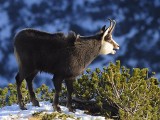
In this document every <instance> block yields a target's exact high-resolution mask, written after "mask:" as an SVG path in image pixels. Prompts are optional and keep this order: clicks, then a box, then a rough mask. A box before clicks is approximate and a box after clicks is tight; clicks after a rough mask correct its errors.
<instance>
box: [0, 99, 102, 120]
mask: <svg viewBox="0 0 160 120" xmlns="http://www.w3.org/2000/svg"><path fill="white" fill-rule="evenodd" d="M27 109H28V110H20V109H19V106H18V105H17V104H14V105H12V106H5V107H3V108H0V120H28V119H29V118H30V117H31V116H32V114H33V113H35V112H40V111H45V112H46V113H52V112H53V108H52V104H51V103H50V102H40V107H33V106H32V104H31V103H29V104H27ZM61 109H62V112H63V113H65V114H71V115H74V116H75V118H81V120H105V117H102V116H91V115H87V114H85V113H84V111H82V110H76V112H75V113H72V112H69V111H68V109H67V108H66V107H64V106H61ZM68 120H71V119H68Z"/></svg>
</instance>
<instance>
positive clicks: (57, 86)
mask: <svg viewBox="0 0 160 120" xmlns="http://www.w3.org/2000/svg"><path fill="white" fill-rule="evenodd" d="M52 81H53V84H54V88H55V95H54V101H53V108H54V110H55V111H58V112H61V108H60V107H59V93H60V91H61V87H62V81H63V78H61V77H58V76H54V78H53V79H52Z"/></svg>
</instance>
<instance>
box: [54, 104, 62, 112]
mask: <svg viewBox="0 0 160 120" xmlns="http://www.w3.org/2000/svg"><path fill="white" fill-rule="evenodd" d="M53 109H54V111H57V112H61V108H60V107H59V105H57V106H53Z"/></svg>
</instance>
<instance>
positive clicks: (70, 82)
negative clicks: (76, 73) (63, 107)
mask: <svg viewBox="0 0 160 120" xmlns="http://www.w3.org/2000/svg"><path fill="white" fill-rule="evenodd" d="M74 80H75V79H74V78H72V79H66V80H65V83H66V86H67V92H68V93H67V98H68V100H67V108H68V109H69V111H70V112H73V111H74V110H73V107H72V93H73V81H74Z"/></svg>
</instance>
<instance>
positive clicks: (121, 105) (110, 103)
mask: <svg viewBox="0 0 160 120" xmlns="http://www.w3.org/2000/svg"><path fill="white" fill-rule="evenodd" d="M154 74H155V73H153V75H151V76H150V77H149V76H148V69H147V68H143V69H139V68H134V69H133V70H130V69H128V68H126V67H124V66H122V67H121V65H120V61H116V64H113V63H110V64H109V66H108V67H104V68H103V70H100V69H99V68H97V69H96V70H95V71H91V70H90V69H87V70H86V73H85V74H83V75H82V76H81V77H79V78H77V80H76V81H75V82H74V89H75V91H74V94H73V96H74V98H76V99H79V100H81V101H83V106H89V104H90V103H92V104H91V105H92V107H90V109H95V108H98V112H99V114H100V115H105V116H108V117H113V115H114V116H116V117H117V118H119V119H122V120H124V119H125V120H139V119H146V120H158V119H160V114H159V113H160V87H159V82H158V80H157V79H156V78H155V77H154ZM21 89H22V95H23V98H24V101H25V103H28V102H30V101H29V95H28V90H27V89H26V83H25V82H23V83H22V88H21ZM35 92H36V96H37V98H38V100H39V101H44V100H45V101H50V102H53V96H54V90H49V88H48V87H47V86H46V85H45V84H43V85H42V86H40V87H39V88H37V89H36V90H35ZM16 96H17V91H16V85H15V84H8V87H6V88H3V89H1V88H0V107H3V106H5V105H12V104H14V103H17V97H16ZM66 96H67V90H66V87H65V86H64V85H63V87H62V93H61V99H62V100H63V99H64V98H65V97H66ZM84 101H85V102H84ZM73 102H74V101H73ZM81 105H82V104H81ZM94 106H96V107H94ZM75 107H76V108H80V105H78V104H76V103H75ZM87 110H89V109H87ZM92 111H93V110H92ZM92 111H90V112H92ZM45 116H48V115H47V114H45Z"/></svg>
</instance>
